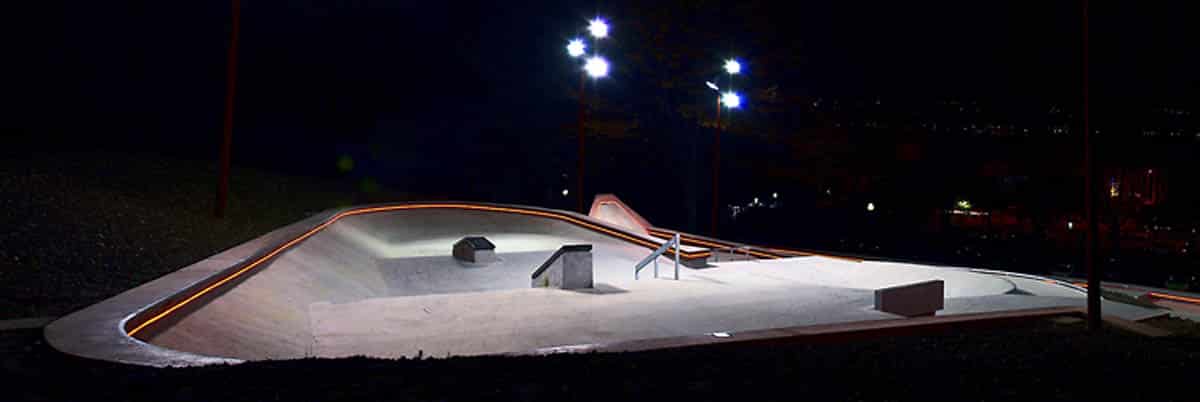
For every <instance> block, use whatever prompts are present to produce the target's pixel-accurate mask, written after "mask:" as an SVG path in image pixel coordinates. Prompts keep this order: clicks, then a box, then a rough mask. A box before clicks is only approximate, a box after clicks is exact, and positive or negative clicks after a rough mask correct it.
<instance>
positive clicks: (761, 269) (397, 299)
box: [46, 204, 1149, 365]
mask: <svg viewBox="0 0 1200 402" xmlns="http://www.w3.org/2000/svg"><path fill="white" fill-rule="evenodd" d="M479 205H485V204H479ZM534 210H539V211H549V210H541V209H536V208H534ZM337 213H339V212H338V211H331V212H327V213H324V214H322V215H319V216H314V217H313V218H310V219H306V220H304V221H302V222H298V223H296V224H294V225H290V226H289V227H286V228H282V229H280V230H277V231H274V232H272V233H270V234H268V235H265V236H263V237H261V238H259V239H256V240H255V241H252V242H249V243H245V244H243V245H241V246H238V247H235V248H234V249H231V250H227V251H226V252H223V253H221V254H218V255H217V256H214V257H212V258H209V259H206V260H205V261H201V262H200V263H197V264H195V265H193V266H189V267H187V268H184V269H182V270H180V271H177V272H175V273H172V274H170V275H167V276H165V277H163V278H160V279H158V280H155V281H152V282H150V283H147V284H146V285H143V286H140V287H138V288H135V289H133V290H131V291H129V292H126V293H122V294H121V295H118V296H116V297H114V298H112V299H108V300H105V301H104V302H101V303H98V304H96V305H93V306H90V307H88V308H87V309H84V310H81V311H79V312H76V313H73V314H71V315H69V316H67V317H64V318H63V319H60V320H58V321H55V322H54V323H51V324H50V325H49V326H48V327H47V328H46V337H47V339H48V340H49V341H50V343H51V344H52V345H54V347H56V348H58V349H59V350H63V351H66V352H68V353H73V354H77V355H81V356H86V357H93V358H101V359H106V360H113V361H124V362H132V363H138V364H150V365H195V364H211V363H222V362H238V361H241V360H258V359H288V358H302V357H310V356H321V357H332V356H347V355H356V354H366V355H372V356H404V355H412V354H415V353H416V352H417V351H423V352H424V353H425V354H426V355H445V354H455V355H457V354H492V353H506V352H522V351H530V350H536V349H542V348H547V347H551V348H552V347H556V346H563V345H579V344H591V343H601V344H611V343H616V342H626V341H632V340H639V339H648V338H659V337H677V336H691V335H696V334H704V333H710V332H738V331H751V330H762V329H770V328H779V327H795V326H804V325H815V324H830V323H845V322H854V321H862V320H878V319H885V318H897V316H893V315H890V314H886V313H882V312H879V311H875V310H873V309H872V305H873V291H874V290H875V289H878V288H882V287H888V286H894V285H897V284H904V283H912V282H918V281H925V280H942V281H944V282H945V289H944V296H945V297H946V300H945V309H943V310H942V311H940V312H938V315H939V316H941V315H949V314H963V313H974V312H988V311H1001V310H1013V309H1026V308H1032V307H1054V306H1079V305H1083V303H1084V293H1083V292H1081V291H1080V290H1079V289H1076V288H1071V287H1067V286H1063V285H1061V284H1059V283H1056V282H1052V281H1046V280H1044V279H1042V278H1039V277H1033V276H1028V275H1016V274H1006V273H999V272H979V271H977V270H970V269H962V268H946V267H931V266H923V265H915V264H899V263H888V262H874V261H865V262H858V261H853V260H847V259H839V258H825V257H817V256H812V257H796V258H786V259H777V260H746V261H732V262H721V263H717V264H714V265H712V266H710V267H706V268H703V269H692V268H687V267H681V278H680V279H681V280H679V281H673V280H670V279H665V278H664V279H653V278H651V277H645V278H643V279H642V280H634V278H633V266H634V264H636V263H637V262H638V261H639V260H640V259H642V258H643V257H645V256H646V255H647V254H649V253H650V250H648V249H647V248H646V247H645V246H643V245H637V244H634V243H631V242H629V241H626V240H622V239H620V238H618V237H614V236H613V235H610V234H604V233H601V232H598V231H595V230H591V229H587V228H584V227H581V226H578V225H574V224H570V223H567V222H564V221H562V220H557V219H551V218H544V217H539V216H529V215H518V214H511V213H504V212H495V211H482V210H461V209H455V210H450V209H414V210H404V211H392V212H375V213H369V214H362V215H349V216H345V217H343V218H341V219H340V220H337V221H336V222H334V223H323V222H327V220H328V219H330V217H331V216H335V215H334V214H337ZM556 213H562V214H570V216H572V217H573V219H584V220H587V221H588V222H593V223H598V222H599V221H596V220H592V219H591V218H588V217H585V216H582V215H578V214H573V213H567V212H562V211H557V212H556ZM630 216H633V215H630ZM317 227H321V228H323V230H320V231H317V232H313V233H315V234H312V235H311V237H307V238H306V240H304V241H302V242H299V243H294V244H295V245H294V246H293V247H291V248H289V249H287V250H286V251H283V252H282V253H280V254H277V255H276V256H275V257H274V258H273V259H271V260H269V262H267V263H265V264H263V265H262V266H259V267H258V268H255V270H254V271H250V272H251V274H248V275H247V276H245V277H243V278H239V282H231V286H225V287H222V288H221V289H220V290H219V291H218V292H214V293H213V295H212V297H209V296H206V297H205V298H204V299H203V300H202V301H201V302H197V303H196V304H194V305H191V306H189V307H188V310H187V312H186V313H180V314H177V315H173V316H171V318H170V320H168V321H166V323H165V324H163V325H160V326H159V327H157V328H156V329H155V330H154V331H147V333H146V334H144V337H143V339H144V340H145V341H142V340H139V339H133V338H131V337H129V336H126V335H125V334H124V331H123V329H122V327H123V324H124V322H125V320H126V319H129V318H130V317H132V316H134V315H135V314H136V313H137V312H138V311H140V310H142V309H146V308H148V306H151V305H154V304H155V303H159V302H160V301H162V300H168V298H170V297H173V296H174V295H177V294H179V292H181V291H183V290H184V289H187V288H188V287H189V286H192V285H193V284H195V283H198V282H199V281H202V280H207V279H210V278H212V277H214V276H217V275H226V274H227V273H228V272H230V270H231V269H233V268H236V267H238V266H240V265H239V264H244V263H245V262H246V261H249V260H251V259H254V258H259V256H262V255H265V254H264V253H265V252H267V251H269V250H272V249H273V248H277V247H279V245H280V244H282V243H283V242H286V241H288V239H291V238H295V237H296V236H297V234H298V233H305V232H306V231H310V230H311V229H313V228H317ZM609 227H610V228H611V225H610V226H609ZM623 233H625V235H630V236H637V237H638V238H640V239H646V238H650V237H649V236H645V235H640V234H636V233H633V232H623ZM464 236H485V237H487V238H488V239H489V240H491V241H492V242H493V243H495V244H496V248H497V250H498V251H501V252H499V253H497V261H495V262H493V263H491V264H487V265H482V266H479V265H476V264H469V263H464V262H460V261H457V260H455V259H454V258H453V257H452V256H451V255H450V250H451V248H452V245H453V244H454V242H456V241H458V240H459V239H461V238H463V237H464ZM651 239H652V238H651ZM654 240H655V241H658V242H661V240H658V239H654ZM564 244H591V245H592V246H593V250H592V260H593V268H594V277H595V288H594V289H586V290H575V291H566V290H556V289H530V288H529V282H528V281H529V279H528V278H529V275H530V273H531V272H532V271H533V270H534V269H535V268H536V267H538V266H539V265H540V264H541V263H542V262H543V261H544V260H545V259H546V257H548V256H549V255H551V254H552V253H554V251H555V250H557V249H558V248H559V247H561V246H562V245H564ZM684 249H685V250H700V249H699V248H696V247H690V248H689V247H685V248H684ZM663 258H664V259H663V260H662V261H660V263H663V264H668V265H669V264H670V263H671V261H670V260H669V259H668V258H666V257H665V256H664V257H663ZM1148 311H1149V310H1146V309H1141V308H1138V307H1133V306H1127V307H1116V306H1114V307H1111V308H1109V309H1106V313H1112V314H1118V315H1121V316H1123V317H1139V316H1145V315H1146V314H1148ZM139 336H142V335H139Z"/></svg>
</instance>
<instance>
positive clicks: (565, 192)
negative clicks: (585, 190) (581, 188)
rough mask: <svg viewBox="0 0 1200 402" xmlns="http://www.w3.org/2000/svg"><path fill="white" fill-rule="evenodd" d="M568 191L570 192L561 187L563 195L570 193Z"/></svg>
mask: <svg viewBox="0 0 1200 402" xmlns="http://www.w3.org/2000/svg"><path fill="white" fill-rule="evenodd" d="M570 193H571V192H570V191H567V189H565V188H564V189H563V191H562V194H563V197H566V196H567V194H570Z"/></svg>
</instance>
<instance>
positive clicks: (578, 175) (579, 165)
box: [575, 71, 588, 214]
mask: <svg viewBox="0 0 1200 402" xmlns="http://www.w3.org/2000/svg"><path fill="white" fill-rule="evenodd" d="M586 84H587V71H584V72H582V73H581V75H580V76H579V154H578V155H579V160H578V161H576V165H575V199H576V200H577V204H578V205H577V206H576V209H578V210H579V213H581V214H587V213H588V211H585V210H584V209H583V124H584V119H585V118H586V117H585V115H586V113H587V111H586V109H585V105H586V104H587V102H585V100H584V90H585V89H586V88H587V86H586Z"/></svg>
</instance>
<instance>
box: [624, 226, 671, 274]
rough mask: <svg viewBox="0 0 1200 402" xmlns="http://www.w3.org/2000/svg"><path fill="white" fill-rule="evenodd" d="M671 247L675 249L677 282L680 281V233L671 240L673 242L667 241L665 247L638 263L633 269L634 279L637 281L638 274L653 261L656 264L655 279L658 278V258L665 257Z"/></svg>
mask: <svg viewBox="0 0 1200 402" xmlns="http://www.w3.org/2000/svg"><path fill="white" fill-rule="evenodd" d="M671 246H674V247H675V280H679V233H676V234H675V236H674V237H672V238H671V240H669V241H667V242H666V243H663V245H662V246H660V247H659V248H658V249H657V250H654V252H653V253H650V255H648V256H646V258H643V259H642V261H640V262H638V263H637V265H635V266H634V267H633V279H634V280H637V279H638V272H639V271H641V270H642V268H644V267H645V266H646V264H649V263H650V262H651V261H653V262H654V277H655V278H657V277H658V257H659V256H661V255H663V253H666V252H667V250H668V249H669V248H670V247H671Z"/></svg>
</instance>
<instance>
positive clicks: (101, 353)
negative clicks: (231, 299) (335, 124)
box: [43, 211, 336, 367]
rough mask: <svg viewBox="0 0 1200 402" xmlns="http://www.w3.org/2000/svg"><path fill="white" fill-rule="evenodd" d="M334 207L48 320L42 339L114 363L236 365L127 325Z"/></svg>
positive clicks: (260, 252) (293, 233) (316, 220)
mask: <svg viewBox="0 0 1200 402" xmlns="http://www.w3.org/2000/svg"><path fill="white" fill-rule="evenodd" d="M335 213H336V212H334V211H326V212H322V213H318V214H316V215H313V216H311V217H309V218H306V219H304V220H301V221H299V222H296V223H293V224H291V225H288V226H285V227H282V228H279V229H276V230H273V231H271V232H268V233H267V234H264V235H262V236H259V237H257V238H255V239H253V240H250V241H248V242H245V243H242V244H239V245H237V246H234V247H232V248H229V249H227V250H225V251H222V252H220V253H217V254H216V255H213V256H211V257H208V258H205V259H203V260H201V261H199V262H196V263H194V264H192V265H188V266H186V267H184V268H181V269H179V270H177V271H175V272H172V273H169V274H167V275H163V276H161V277H159V278H158V279H155V280H152V281H150V282H147V283H144V284H142V285H139V286H138V287H135V288H133V289H130V290H127V291H125V292H122V293H120V294H118V295H116V296H113V297H111V298H108V299H105V300H103V301H101V302H99V303H96V304H93V305H91V306H88V307H86V308H84V309H82V310H79V311H75V312H73V313H71V314H68V315H66V316H64V317H62V318H60V319H58V320H55V321H54V322H52V323H50V324H49V325H47V326H46V328H45V329H44V330H43V333H44V337H45V338H46V342H47V343H49V344H50V346H52V347H54V348H55V349H57V350H58V351H60V352H63V353H67V354H71V355H75V356H80V357H86V358H90V359H98V360H106V361H113V362H119V363H127V364H136V365H143V366H154V367H182V366H203V365H212V364H237V363H241V362H242V360H239V359H230V358H224V357H217V356H205V355H199V354H194V353H188V352H181V351H177V350H172V349H167V348H163V347H159V346H155V345H152V344H149V343H146V342H143V341H141V340H139V339H137V338H134V337H132V336H129V334H128V333H127V332H126V324H127V323H128V322H129V320H131V319H133V318H135V317H137V316H138V315H140V314H142V313H144V312H146V311H147V310H149V309H150V308H151V307H153V306H157V305H161V304H164V303H167V302H168V301H169V300H171V299H172V298H174V297H176V296H177V295H178V294H180V293H182V292H185V291H187V290H188V289H194V288H196V287H197V286H199V285H200V284H203V283H205V282H208V281H210V280H211V279H212V278H214V277H219V276H221V275H222V274H226V273H228V271H229V270H231V269H232V268H235V267H238V266H241V265H243V264H245V263H246V262H247V261H250V260H252V259H254V258H257V257H258V256H261V255H263V254H265V253H266V252H268V251H269V250H270V249H272V248H274V247H275V246H277V245H279V244H282V242H284V241H286V240H287V239H290V238H293V237H295V236H297V235H299V234H301V233H303V232H305V231H307V230H309V229H310V228H312V227H315V226H316V225H319V224H320V223H321V222H324V221H326V220H328V219H329V218H330V217H332V216H333V215H334V214H335Z"/></svg>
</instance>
